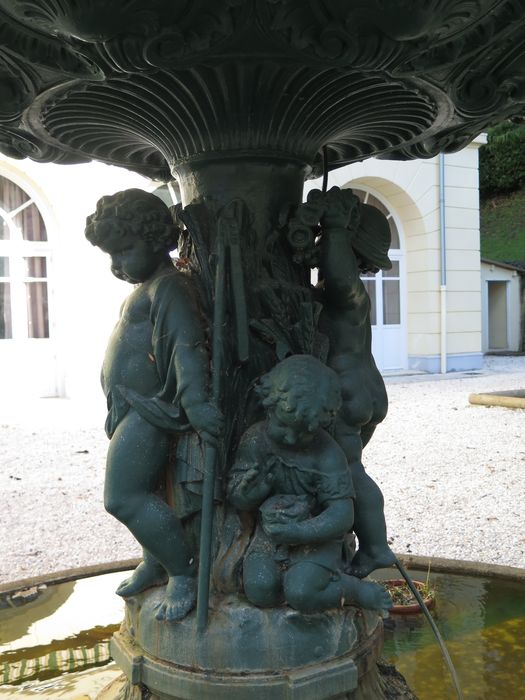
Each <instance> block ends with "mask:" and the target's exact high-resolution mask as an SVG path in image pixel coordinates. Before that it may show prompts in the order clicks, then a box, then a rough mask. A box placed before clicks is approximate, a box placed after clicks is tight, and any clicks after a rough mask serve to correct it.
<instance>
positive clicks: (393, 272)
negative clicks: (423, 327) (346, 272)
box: [352, 187, 401, 326]
mask: <svg viewBox="0 0 525 700" xmlns="http://www.w3.org/2000/svg"><path fill="white" fill-rule="evenodd" d="M352 192H353V193H354V194H355V195H356V196H357V197H359V199H360V200H361V202H363V203H364V204H369V205H370V206H373V207H375V208H376V209H379V211H380V212H382V213H383V214H384V215H385V216H386V220H387V221H388V225H389V227H390V235H391V243H390V250H389V253H388V255H389V257H390V260H391V261H392V267H391V269H390V270H380V271H379V272H378V273H377V274H373V273H369V274H366V275H363V276H362V277H361V279H362V280H363V284H364V285H365V287H366V291H367V292H368V296H369V297H370V302H371V309H370V322H371V324H372V326H397V325H399V324H400V323H401V295H400V281H401V275H400V269H399V268H400V255H401V250H400V241H399V231H398V229H397V225H396V222H395V221H394V218H393V216H392V213H391V212H390V211H389V210H388V209H387V207H385V205H384V204H383V202H381V201H380V200H379V199H378V198H377V197H375V196H374V195H373V194H372V193H371V192H365V191H364V190H360V189H358V188H354V187H353V188H352Z"/></svg>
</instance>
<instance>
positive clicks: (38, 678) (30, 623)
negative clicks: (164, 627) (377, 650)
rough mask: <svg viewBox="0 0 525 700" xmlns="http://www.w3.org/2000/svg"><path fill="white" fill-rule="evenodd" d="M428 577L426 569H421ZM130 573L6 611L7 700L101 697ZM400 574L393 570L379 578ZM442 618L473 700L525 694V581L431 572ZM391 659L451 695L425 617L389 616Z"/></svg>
mask: <svg viewBox="0 0 525 700" xmlns="http://www.w3.org/2000/svg"><path fill="white" fill-rule="evenodd" d="M412 575H413V576H414V578H419V579H423V580H425V577H426V573H419V574H418V573H417V572H413V573H412ZM125 576H126V574H125V573H122V572H120V573H113V574H105V575H102V576H94V577H92V578H88V579H82V580H78V581H71V582H68V583H62V584H58V585H51V586H48V587H47V588H46V589H45V590H43V591H41V592H40V595H39V596H38V597H37V598H36V599H35V600H34V601H32V602H28V603H26V604H25V605H22V606H20V607H10V606H9V604H8V603H7V604H6V606H5V607H4V608H3V609H0V700H3V699H4V698H19V699H22V700H24V699H25V700H30V699H31V698H34V699H35V700H94V699H95V697H96V695H97V694H98V692H99V691H100V690H101V689H102V688H103V687H104V686H105V685H106V684H107V683H108V682H110V681H111V680H113V679H114V678H116V677H117V676H118V675H119V674H120V671H119V670H118V669H117V668H116V667H115V665H114V664H112V663H111V658H110V654H109V640H110V638H111V636H112V634H113V632H115V631H116V630H117V629H118V627H119V624H120V621H121V620H122V618H123V616H124V604H123V601H122V600H121V599H120V598H119V597H118V596H116V595H115V594H114V591H115V589H116V587H117V585H118V584H119V583H120V581H121V580H122V579H123V578H125ZM392 576H395V577H397V574H396V573H395V572H394V571H393V570H383V571H382V572H379V574H378V575H377V576H374V577H375V578H378V579H382V578H383V579H384V578H390V577H392ZM430 584H431V586H432V587H433V588H434V589H435V591H436V607H435V610H434V611H433V615H434V618H435V620H436V622H437V624H438V626H439V628H440V630H441V633H442V634H443V636H444V638H445V640H446V643H447V647H448V649H449V651H450V654H451V656H452V659H453V661H454V665H455V666H456V669H457V672H458V675H459V678H460V682H461V685H462V688H463V692H464V696H465V700H521V699H522V698H523V699H524V700H525V628H524V627H525V585H524V584H520V583H515V582H511V581H503V580H496V579H489V578H480V577H475V576H458V575H452V574H433V575H431V577H430ZM384 656H385V658H386V659H387V660H388V661H390V662H391V663H394V664H395V665H396V666H397V668H398V670H399V671H400V672H401V673H402V674H403V675H404V676H405V678H406V679H407V681H408V683H409V685H410V686H411V688H412V689H413V691H414V692H415V693H416V695H417V696H418V697H419V699H420V700H453V699H454V697H455V695H454V691H453V688H452V684H451V681H450V678H449V675H448V671H447V669H446V667H445V664H444V662H443V660H442V657H441V654H440V651H439V648H438V646H437V643H436V641H435V639H434V637H433V636H432V633H431V631H430V628H429V626H428V623H427V622H426V621H425V620H424V619H423V617H422V616H410V617H408V618H399V617H391V618H389V619H388V620H386V621H385V648H384Z"/></svg>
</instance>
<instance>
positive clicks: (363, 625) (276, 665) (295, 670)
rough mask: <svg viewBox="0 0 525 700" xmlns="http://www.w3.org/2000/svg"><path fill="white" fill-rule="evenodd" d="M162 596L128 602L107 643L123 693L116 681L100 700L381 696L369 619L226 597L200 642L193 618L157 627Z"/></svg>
mask: <svg viewBox="0 0 525 700" xmlns="http://www.w3.org/2000/svg"><path fill="white" fill-rule="evenodd" d="M161 597H162V588H158V589H154V590H150V591H147V592H146V593H145V594H142V595H140V596H137V597H136V598H133V599H129V600H128V603H127V605H126V618H125V622H124V624H123V625H122V628H121V630H120V631H119V632H118V633H117V634H116V635H115V636H114V637H113V640H112V644H111V653H112V656H113V658H114V659H115V660H116V662H117V664H118V665H119V666H120V668H122V670H123V671H124V674H125V676H126V678H127V681H128V688H127V690H126V689H125V688H123V686H122V681H120V680H119V681H117V682H116V683H115V684H113V689H111V688H107V689H106V690H105V691H104V692H103V693H102V694H101V695H100V696H99V697H100V700H110V699H116V698H126V697H129V698H135V697H137V698H142V697H144V698H146V697H151V696H150V695H147V692H150V693H151V694H152V697H153V698H155V700H157V699H158V700H191V699H194V698H199V700H208V699H209V700H212V699H213V700H246V698H248V697H250V698H252V699H253V700H266V699H268V700H270V699H271V700H299V699H300V700H331V699H335V698H338V699H339V698H341V699H343V698H344V699H345V700H346V699H348V700H350V699H351V700H358V698H359V699H360V698H363V699H364V698H366V697H374V698H377V700H380V699H381V698H383V697H385V696H384V694H383V692H382V690H381V681H380V678H379V675H378V671H377V661H378V658H379V655H380V652H381V648H382V637H383V635H382V630H383V627H382V621H381V618H380V617H379V616H378V614H377V613H376V612H373V611H369V610H362V609H359V608H354V607H346V608H344V609H341V610H330V611H326V612H324V613H316V614H312V615H304V614H300V613H297V612H296V611H295V610H292V609H291V608H288V607H281V608H272V609H261V608H255V607H253V606H251V605H249V604H248V603H247V602H246V601H244V600H243V599H241V598H238V597H237V596H234V595H231V596H226V597H222V598H221V600H220V602H219V601H218V600H217V601H212V609H211V611H210V620H209V626H208V629H207V630H206V634H204V635H202V634H199V633H198V632H197V630H196V624H195V616H194V614H191V615H189V616H188V617H186V618H185V619H184V620H182V621H181V622H177V623H166V622H159V621H157V620H156V619H155V615H154V609H155V604H156V603H157V602H158V600H159V599H161ZM219 669H220V670H219ZM130 686H134V689H133V688H132V687H130ZM142 689H147V691H146V690H142ZM144 693H146V694H144ZM366 693H368V695H367V694H366Z"/></svg>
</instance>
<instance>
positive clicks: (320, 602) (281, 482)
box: [228, 355, 391, 613]
mask: <svg viewBox="0 0 525 700" xmlns="http://www.w3.org/2000/svg"><path fill="white" fill-rule="evenodd" d="M259 393H260V395H261V397H262V399H263V405H264V406H265V408H266V410H267V419H266V421H262V422H258V423H256V424H255V425H253V426H252V427H251V428H249V429H248V430H247V431H246V432H245V433H244V435H243V437H242V439H241V442H240V445H239V449H238V452H237V456H236V459H235V462H234V465H233V467H232V470H231V473H230V480H229V484H228V495H229V499H230V501H231V502H232V503H233V504H234V505H235V506H236V507H237V508H238V509H239V510H247V511H251V510H254V509H257V508H258V509H259V521H258V523H257V526H256V530H255V534H254V536H253V539H252V541H251V543H250V546H249V548H248V550H247V553H246V555H245V558H244V564H243V571H244V574H243V582H244V592H245V594H246V596H247V598H248V600H250V601H251V602H252V603H253V604H255V605H259V606H276V605H280V604H281V603H282V601H283V594H284V600H285V601H286V602H287V603H288V604H289V605H290V606H291V607H293V608H295V609H297V610H299V611H301V612H303V613H311V612H315V611H318V610H326V609H328V608H334V607H338V606H341V605H344V604H345V603H347V604H349V603H353V604H357V605H361V606H363V607H365V608H371V609H385V610H386V609H388V608H389V607H391V600H390V596H389V595H388V593H387V592H386V591H385V589H384V588H383V587H382V586H380V585H379V584H376V583H372V582H368V581H361V580H360V579H358V578H356V577H354V576H349V575H348V574H347V573H345V565H346V567H347V566H348V564H349V561H348V547H347V546H346V540H345V537H346V535H347V534H349V533H350V532H351V530H352V525H353V521H354V505H353V500H354V498H355V491H354V488H353V485H352V477H351V474H350V471H349V469H348V464H347V461H346V458H345V455H344V453H343V451H342V450H341V448H340V447H339V446H338V444H337V443H336V441H335V440H334V439H333V438H332V437H331V436H330V435H329V433H328V432H327V429H329V428H330V427H331V425H332V424H333V422H334V420H335V418H336V415H337V413H338V411H339V409H340V407H341V390H340V384H339V379H338V377H337V374H336V373H335V372H334V371H333V370H331V369H330V368H329V367H326V366H325V365H323V364H322V363H321V362H320V361H319V360H317V359H316V358H314V357H312V356H309V355H293V356H291V357H289V358H287V359H285V360H283V361H282V362H280V363H279V364H278V365H277V366H276V367H274V368H273V369H272V370H271V371H270V372H268V373H267V374H265V375H264V376H263V377H262V378H261V381H260V386H259Z"/></svg>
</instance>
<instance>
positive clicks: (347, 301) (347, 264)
mask: <svg viewBox="0 0 525 700" xmlns="http://www.w3.org/2000/svg"><path fill="white" fill-rule="evenodd" d="M325 202H326V206H325V212H324V214H323V216H322V217H321V227H322V236H321V251H320V252H321V255H320V269H321V272H322V276H323V280H324V297H325V300H326V303H327V304H328V305H329V306H331V307H335V308H339V309H341V310H354V309H364V308H366V304H367V301H368V297H367V293H366V289H365V287H364V285H363V283H362V282H361V279H360V277H359V274H360V273H359V267H358V264H357V258H356V255H355V252H354V249H353V247H352V236H353V235H354V231H353V230H352V222H351V219H352V217H354V218H355V216H356V214H357V204H358V202H357V199H356V197H355V195H353V194H352V193H351V191H350V190H338V189H337V188H333V189H332V190H330V191H329V192H328V194H327V195H326V196H325Z"/></svg>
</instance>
